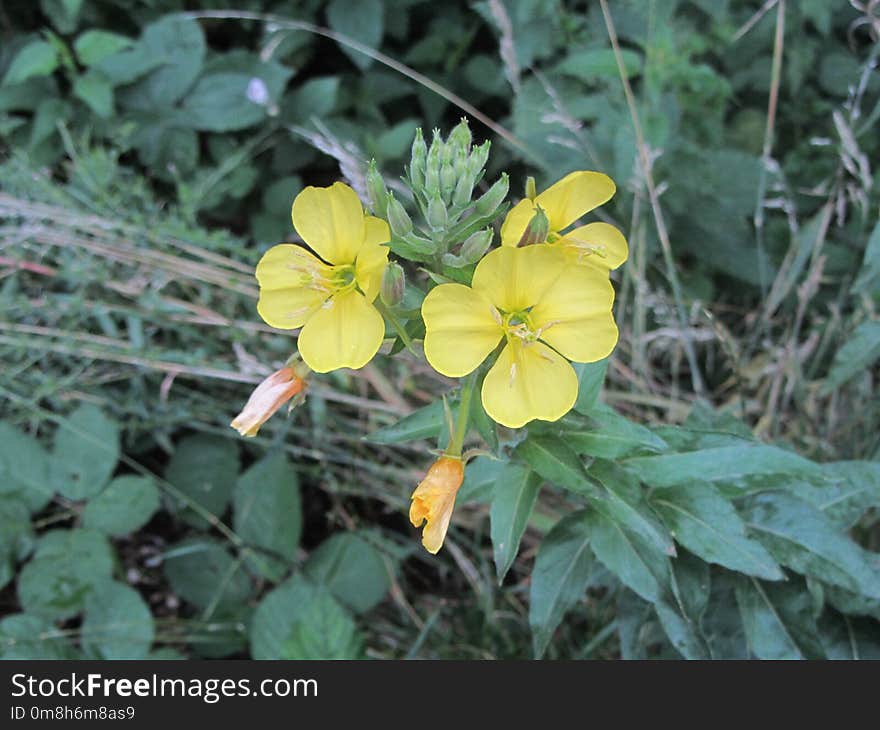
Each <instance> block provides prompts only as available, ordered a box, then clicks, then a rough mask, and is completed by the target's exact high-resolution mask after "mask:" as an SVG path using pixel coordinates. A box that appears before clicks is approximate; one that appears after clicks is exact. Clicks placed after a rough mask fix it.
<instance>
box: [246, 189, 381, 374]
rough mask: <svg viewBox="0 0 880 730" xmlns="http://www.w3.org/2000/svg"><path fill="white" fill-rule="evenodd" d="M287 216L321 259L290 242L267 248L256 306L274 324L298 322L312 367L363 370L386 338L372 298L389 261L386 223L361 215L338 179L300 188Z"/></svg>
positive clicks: (304, 352)
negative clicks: (301, 189)
mask: <svg viewBox="0 0 880 730" xmlns="http://www.w3.org/2000/svg"><path fill="white" fill-rule="evenodd" d="M291 216H292V218H293V226H294V228H296V230H297V233H299V235H300V236H301V237H302V239H303V241H305V242H306V244H308V246H309V247H310V248H311V249H312V251H314V252H315V253H316V254H318V256H315V255H314V254H312V253H311V252H309V251H308V250H307V249H305V248H304V247H303V246H295V245H292V244H287V243H282V244H279V245H277V246H273V247H272V248H270V249H269V250H268V251H267V252H266V253H265V254H264V255H263V258H262V259H260V263H259V264H257V281H258V282H259V284H260V301H259V303H258V304H257V311H259V313H260V316H261V317H262V318H263V319H264V320H265V321H266V323H267V324H269V325H271V326H272V327H278V328H280V329H295V328H297V327H302V331H301V332H300V334H299V342H298V349H299V354H300V356H301V357H302V359H303V360H304V361H305V363H306V365H308V366H309V368H311V369H312V370H314V371H315V372H318V373H326V372H329V371H330V370H336V369H338V368H354V369H357V368H361V367H363V366H364V365H366V364H367V363H368V362H369V361H370V360H371V359H372V357H373V356H374V355H375V354H376V352H377V351H378V350H379V347H380V346H381V345H382V340H383V339H384V338H385V322H384V320H383V319H382V315H381V314H380V313H379V311H378V310H377V309H376V307H375V306H373V301H374V300H375V299H376V296H377V295H378V293H379V287H380V285H381V283H382V273H383V272H384V271H385V268H386V266H387V265H388V247H387V246H384V245H382V244H384V243H386V242H387V241H389V240H390V238H391V234H390V231H389V229H388V224H387V223H386V222H385V221H383V220H380V219H379V218H375V217H373V216H369V215H365V214H364V209H363V207H362V206H361V202H360V200H359V199H358V196H357V193H355V192H354V190H352V189H351V188H350V187H348V185H345V184H343V183H334V184H333V185H331V186H330V187H328V188H316V187H307V188H305V189H304V190H303V191H302V192H301V193H300V194H299V195H297V196H296V200H294V201H293V209H292V211H291ZM319 257H320V258H319Z"/></svg>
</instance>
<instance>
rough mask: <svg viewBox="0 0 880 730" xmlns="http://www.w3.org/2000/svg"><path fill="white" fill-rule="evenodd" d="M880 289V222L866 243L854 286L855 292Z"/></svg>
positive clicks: (853, 290)
mask: <svg viewBox="0 0 880 730" xmlns="http://www.w3.org/2000/svg"><path fill="white" fill-rule="evenodd" d="M877 289H880V222H878V223H877V224H876V225H875V226H874V230H873V231H872V232H871V235H870V237H869V238H868V243H867V244H866V245H865V256H864V258H863V259H862V268H861V270H860V271H859V275H858V278H857V279H856V280H855V283H854V284H853V286H852V293H853V294H861V293H863V292H870V291H872V290H877Z"/></svg>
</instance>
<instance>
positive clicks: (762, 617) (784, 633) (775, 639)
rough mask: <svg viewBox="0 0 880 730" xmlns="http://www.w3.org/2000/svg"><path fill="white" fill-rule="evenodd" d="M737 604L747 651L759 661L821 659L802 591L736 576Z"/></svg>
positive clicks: (816, 633) (813, 627)
mask: <svg viewBox="0 0 880 730" xmlns="http://www.w3.org/2000/svg"><path fill="white" fill-rule="evenodd" d="M736 602H737V605H738V606H739V611H740V614H741V615H742V621H743V626H744V628H745V633H746V640H747V641H748V644H749V650H750V651H751V653H752V654H753V655H754V656H756V657H757V658H758V659H818V658H824V652H823V650H822V648H821V645H820V644H819V638H818V629H817V627H816V620H815V618H814V616H813V614H812V605H811V603H810V597H809V594H808V593H807V592H806V591H805V590H798V588H795V587H792V586H790V585H788V586H786V585H768V584H764V583H761V582H760V581H758V580H756V579H755V578H747V577H744V576H739V577H738V578H737V580H736Z"/></svg>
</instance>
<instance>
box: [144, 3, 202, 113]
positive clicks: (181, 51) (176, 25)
mask: <svg viewBox="0 0 880 730" xmlns="http://www.w3.org/2000/svg"><path fill="white" fill-rule="evenodd" d="M139 45H140V46H142V48H143V51H144V54H145V55H146V56H147V57H152V58H157V59H160V60H161V61H162V65H161V66H160V67H159V68H157V69H156V70H155V71H153V72H152V73H151V74H150V75H149V76H147V77H146V78H145V79H144V80H143V81H141V82H139V83H138V85H137V89H136V93H137V94H138V95H142V96H143V97H144V100H145V102H147V103H149V104H150V105H151V106H155V107H163V106H171V105H172V104H174V103H175V102H176V101H178V100H179V99H180V98H181V97H182V96H183V95H184V94H185V93H186V92H187V91H188V90H189V88H190V87H191V86H192V84H193V82H194V81H195V80H196V79H197V78H198V77H199V74H200V73H201V70H202V64H203V63H204V59H205V36H204V34H203V33H202V28H201V26H200V25H199V24H198V22H197V21H195V20H193V19H192V18H188V17H186V16H185V15H174V14H172V15H165V16H163V17H162V18H160V19H159V20H157V21H155V22H153V23H150V24H149V25H148V26H147V27H146V28H144V32H143V35H142V36H141V40H140V43H139Z"/></svg>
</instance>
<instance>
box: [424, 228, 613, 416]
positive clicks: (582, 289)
mask: <svg viewBox="0 0 880 730" xmlns="http://www.w3.org/2000/svg"><path fill="white" fill-rule="evenodd" d="M613 302H614V289H613V287H612V286H611V282H610V281H609V279H608V275H607V273H606V272H603V271H601V270H600V269H598V268H595V267H592V266H570V265H569V264H568V262H567V261H566V257H565V256H564V255H563V254H562V252H561V251H560V250H559V249H558V248H557V247H555V246H547V245H538V246H525V247H523V248H515V247H509V246H502V247H501V248H498V249H495V250H494V251H492V252H490V253H489V254H487V255H486V256H485V257H484V258H483V259H482V260H481V261H480V263H479V264H477V268H476V269H475V271H474V278H473V282H472V284H471V286H469V287H468V286H464V285H463V284H441V285H440V286H438V287H435V288H434V289H432V290H431V291H430V292H429V293H428V296H427V297H425V301H424V302H423V304H422V317H423V318H424V320H425V330H426V334H425V356H426V357H427V359H428V362H429V363H430V364H431V366H432V367H433V368H434V369H435V370H437V371H438V372H440V373H442V374H443V375H448V376H449V377H453V378H458V377H461V376H463V375H467V374H468V373H470V372H471V371H473V370H474V369H476V368H477V367H478V366H479V365H480V363H482V362H483V360H485V359H486V358H487V357H488V356H489V354H490V353H491V352H492V351H493V350H494V349H495V348H496V347H497V346H498V343H499V342H501V341H502V340H504V342H505V345H504V349H503V350H502V351H501V354H500V355H499V356H498V359H497V361H496V362H495V364H494V365H493V366H492V368H491V369H490V370H489V372H488V373H487V374H486V378H485V379H484V381H483V388H482V400H483V408H484V409H485V410H486V413H488V414H489V416H490V417H491V418H492V419H493V420H495V421H497V422H498V423H500V424H502V425H504V426H509V427H510V428H519V427H520V426H523V425H525V424H526V423H528V422H529V421H531V420H534V419H540V420H543V421H555V420H557V419H559V418H561V417H562V416H563V415H565V414H566V413H567V412H568V411H569V410H570V409H571V407H572V406H573V405H574V402H575V400H576V399H577V390H578V379H577V375H576V373H575V371H574V368H572V366H571V365H570V364H569V362H568V361H569V360H572V361H574V362H595V361H596V360H601V359H602V358H603V357H606V356H607V355H608V354H609V353H610V352H611V351H612V350H613V349H614V345H615V344H616V343H617V326H616V325H615V323H614V317H613V316H612V313H611V305H612V304H613Z"/></svg>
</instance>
